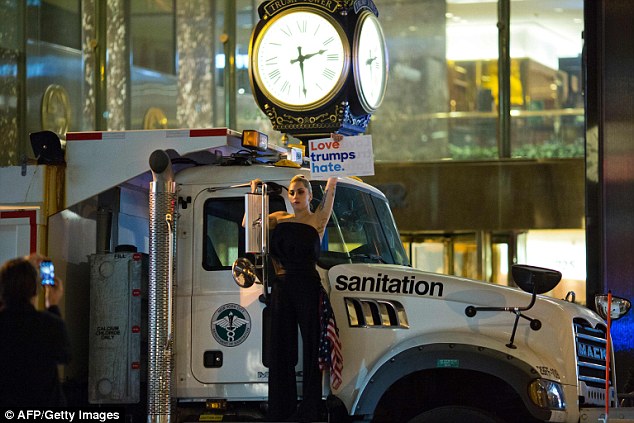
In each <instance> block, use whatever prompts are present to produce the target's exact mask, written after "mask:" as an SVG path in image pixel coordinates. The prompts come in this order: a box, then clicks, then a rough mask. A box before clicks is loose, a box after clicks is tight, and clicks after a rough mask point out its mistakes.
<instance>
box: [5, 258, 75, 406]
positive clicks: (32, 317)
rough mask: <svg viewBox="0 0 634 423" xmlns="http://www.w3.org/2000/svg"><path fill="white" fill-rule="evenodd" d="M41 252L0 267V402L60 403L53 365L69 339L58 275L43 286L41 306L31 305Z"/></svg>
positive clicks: (66, 355) (65, 354)
mask: <svg viewBox="0 0 634 423" xmlns="http://www.w3.org/2000/svg"><path fill="white" fill-rule="evenodd" d="M40 261H41V258H39V257H37V256H31V257H26V258H16V259H12V260H9V261H7V262H6V263H4V264H3V265H2V267H0V299H1V300H2V302H3V303H4V308H3V309H2V310H0V407H33V406H39V407H54V406H63V405H65V399H64V395H63V393H62V388H61V385H60V383H59V376H58V373H57V366H58V365H59V364H65V363H68V362H69V360H70V342H69V337H68V333H67V331H66V325H65V324H64V321H63V320H62V318H61V315H60V310H59V307H58V304H59V302H60V300H61V298H62V291H63V290H62V281H61V280H60V279H59V278H55V285H53V286H45V287H44V292H45V302H46V307H47V310H46V311H38V310H36V309H35V303H36V300H37V285H38V284H39V281H40V276H39V274H38V270H37V268H36V267H35V266H34V264H35V265H37V266H39V262H40Z"/></svg>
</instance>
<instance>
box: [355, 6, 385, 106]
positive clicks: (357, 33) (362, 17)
mask: <svg viewBox="0 0 634 423" xmlns="http://www.w3.org/2000/svg"><path fill="white" fill-rule="evenodd" d="M367 19H374V20H375V22H376V25H377V28H378V30H379V32H380V34H381V40H382V41H383V52H384V60H383V67H384V70H383V71H384V72H383V75H384V84H383V87H381V90H382V93H381V96H380V98H379V100H378V101H377V103H376V105H375V106H373V105H370V104H369V103H368V101H367V99H366V98H365V95H364V93H363V87H362V86H361V74H360V63H359V37H360V36H361V30H362V29H363V25H364V23H365V21H366V20H367ZM352 54H353V62H354V65H353V70H354V87H355V90H356V91H357V98H358V99H359V103H360V104H361V107H362V108H363V110H365V111H366V112H367V113H374V112H376V111H377V109H378V108H379V106H381V103H382V102H383V99H384V98H385V91H386V87H387V79H388V73H389V58H388V54H387V45H385V34H384V33H383V28H382V27H381V23H380V22H379V20H378V18H377V17H376V15H375V14H374V13H372V12H371V11H369V10H364V11H362V12H361V14H360V15H359V20H358V21H357V24H356V27H355V29H354V37H353V41H352Z"/></svg>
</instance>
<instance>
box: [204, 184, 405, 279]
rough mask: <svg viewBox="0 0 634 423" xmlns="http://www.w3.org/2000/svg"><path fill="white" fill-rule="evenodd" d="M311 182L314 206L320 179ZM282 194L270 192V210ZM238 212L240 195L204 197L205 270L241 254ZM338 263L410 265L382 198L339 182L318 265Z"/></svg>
mask: <svg viewBox="0 0 634 423" xmlns="http://www.w3.org/2000/svg"><path fill="white" fill-rule="evenodd" d="M311 183H312V184H313V206H314V207H316V206H317V205H318V204H319V202H320V201H321V197H322V194H323V190H324V187H325V183H324V182H321V181H320V182H315V181H313V182H311ZM285 194H286V193H285V192H284V194H282V195H283V196H285ZM283 196H281V195H271V196H270V198H269V211H270V212H274V211H277V210H286V203H285V202H284V198H283ZM243 216H244V197H221V198H210V199H207V200H206V201H205V205H204V219H203V236H204V239H203V243H202V246H203V248H202V250H203V251H202V253H203V254H202V256H203V257H202V258H203V262H202V266H203V268H204V269H205V270H211V271H214V270H229V269H231V264H232V263H233V262H234V260H235V259H237V258H238V257H244V256H245V255H246V254H245V251H244V228H243V227H242V217H243ZM342 263H390V264H401V265H405V266H407V265H409V262H408V259H407V255H406V254H405V250H404V249H403V244H402V243H401V239H400V237H399V235H398V231H397V230H396V225H395V224H394V218H393V217H392V212H391V211H390V209H389V207H388V205H387V202H386V201H385V199H384V198H382V197H379V196H376V195H374V194H372V193H371V192H370V191H365V190H363V189H362V188H359V187H356V186H355V187H353V186H346V185H345V184H342V183H340V184H338V185H337V196H336V198H335V205H334V210H333V213H332V217H331V218H330V221H329V222H328V226H327V227H326V232H325V234H324V239H323V242H322V252H321V258H320V261H319V265H320V266H321V267H325V268H330V267H332V266H334V265H336V264H342Z"/></svg>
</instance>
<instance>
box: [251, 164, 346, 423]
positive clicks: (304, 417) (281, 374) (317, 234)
mask: <svg viewBox="0 0 634 423" xmlns="http://www.w3.org/2000/svg"><path fill="white" fill-rule="evenodd" d="M259 182H260V181H258V180H254V181H252V182H251V191H252V192H255V190H256V188H257V185H258V183H259ZM336 186H337V178H330V179H328V182H327V183H326V190H325V192H324V196H323V198H322V200H321V203H320V204H319V206H318V207H317V209H316V210H315V211H311V209H310V202H311V200H312V198H313V194H312V189H311V186H310V183H309V181H308V180H307V179H306V178H304V176H302V175H298V176H295V177H294V178H293V179H291V182H290V185H289V187H288V199H289V201H290V203H291V206H292V207H293V213H288V212H286V211H277V212H274V213H271V214H270V215H269V229H270V230H271V236H270V252H271V256H272V257H273V260H274V263H275V267H276V274H277V277H276V279H275V281H274V282H273V290H272V294H271V305H270V306H271V338H272V339H271V345H273V346H274V348H275V351H274V353H273V354H271V358H270V363H269V416H268V418H269V420H272V421H284V420H286V419H295V418H297V420H299V421H302V422H310V421H316V420H319V419H320V404H321V390H322V389H321V371H320V370H319V363H318V351H319V337H320V331H321V328H320V321H319V301H320V292H321V279H320V277H319V273H318V272H317V269H316V267H315V266H316V264H317V259H318V258H319V251H320V247H321V239H322V237H323V235H324V231H325V229H326V224H327V223H328V220H329V219H330V215H331V213H332V207H333V203H334V199H335V189H336ZM298 325H299V329H300V331H301V335H302V346H303V369H304V370H303V389H302V390H303V400H302V403H301V404H300V406H299V409H296V400H297V387H296V382H295V354H293V352H294V351H296V349H295V345H296V342H297V326H298ZM295 413H297V414H296V416H295ZM297 420H295V421H297Z"/></svg>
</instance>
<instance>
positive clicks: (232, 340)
mask: <svg viewBox="0 0 634 423" xmlns="http://www.w3.org/2000/svg"><path fill="white" fill-rule="evenodd" d="M250 332H251V316H249V313H248V312H247V311H246V309H245V308H244V307H241V306H240V305H238V304H231V303H230V304H225V305H223V306H222V307H220V308H219V309H218V310H216V312H215V313H214V315H213V316H212V318H211V334H212V335H213V337H214V339H215V340H216V341H217V342H218V343H219V344H220V345H224V346H225V347H235V346H237V345H240V344H241V343H243V342H244V341H245V340H246V339H247V338H248V337H249V333H250Z"/></svg>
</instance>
